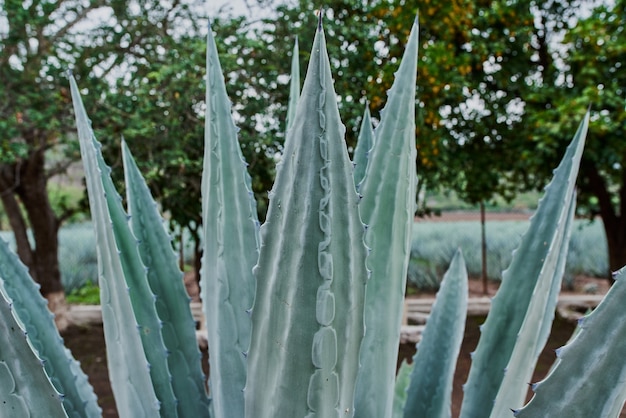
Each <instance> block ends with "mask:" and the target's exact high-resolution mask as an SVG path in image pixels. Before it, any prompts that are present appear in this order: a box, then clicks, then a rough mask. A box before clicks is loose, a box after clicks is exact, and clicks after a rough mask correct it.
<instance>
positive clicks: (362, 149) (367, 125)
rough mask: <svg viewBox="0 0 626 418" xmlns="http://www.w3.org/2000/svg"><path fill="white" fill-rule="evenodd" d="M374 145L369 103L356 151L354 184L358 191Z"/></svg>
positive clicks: (366, 107)
mask: <svg viewBox="0 0 626 418" xmlns="http://www.w3.org/2000/svg"><path fill="white" fill-rule="evenodd" d="M373 145H374V129H373V128H372V117H371V115H370V107H369V103H366V104H365V111H364V112H363V120H362V121H361V130H360V131H359V138H358V140H357V143H356V149H355V150H354V158H353V162H354V184H356V185H357V190H358V188H359V186H360V184H361V181H363V178H364V177H365V169H366V168H367V160H368V157H369V152H370V150H371V149H372V146H373Z"/></svg>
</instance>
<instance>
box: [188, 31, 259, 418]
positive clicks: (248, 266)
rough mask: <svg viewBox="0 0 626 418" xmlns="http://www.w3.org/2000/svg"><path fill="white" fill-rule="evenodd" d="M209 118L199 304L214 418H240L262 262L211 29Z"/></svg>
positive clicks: (248, 187) (246, 178)
mask: <svg viewBox="0 0 626 418" xmlns="http://www.w3.org/2000/svg"><path fill="white" fill-rule="evenodd" d="M206 60H207V70H206V71H207V75H206V77H207V80H206V106H207V107H206V119H205V143H204V171H203V177H202V223H203V228H204V240H203V243H204V251H203V257H202V278H201V282H200V286H201V290H202V302H203V307H204V313H205V315H206V326H207V332H208V340H209V353H210V355H209V361H210V365H211V374H210V392H211V397H212V399H213V407H214V411H215V416H216V418H223V417H232V418H237V417H243V416H244V399H243V388H244V386H245V384H246V359H245V353H246V352H247V350H248V347H249V345H250V333H251V330H250V327H251V322H250V316H249V314H248V313H247V311H248V310H249V309H250V308H251V306H252V302H253V299H254V277H253V275H252V268H253V267H254V265H255V264H256V262H257V259H258V220H257V215H256V203H255V201H254V196H253V194H252V189H251V185H250V182H251V181H250V176H249V175H248V173H247V171H246V163H245V162H244V160H243V157H242V154H241V150H240V148H239V143H238V142H237V128H236V127H235V124H234V123H233V120H232V117H231V113H230V101H229V100H228V96H227V94H226V86H225V84H224V76H223V75H222V69H221V67H220V63H219V59H218V56H217V47H216V45H215V40H214V38H213V34H212V32H211V30H209V35H208V38H207V57H206Z"/></svg>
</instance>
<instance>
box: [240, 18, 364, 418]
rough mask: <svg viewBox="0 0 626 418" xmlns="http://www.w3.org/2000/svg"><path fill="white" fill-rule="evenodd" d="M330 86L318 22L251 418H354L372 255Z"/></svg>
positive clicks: (280, 207)
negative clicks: (368, 251)
mask: <svg viewBox="0 0 626 418" xmlns="http://www.w3.org/2000/svg"><path fill="white" fill-rule="evenodd" d="M331 77H332V76H331V71H330V63H329V59H328V55H327V50H326V42H325V37H324V32H323V29H322V26H321V21H320V24H319V27H318V30H317V33H316V36H315V40H314V42H313V48H312V52H311V60H310V62H309V67H308V70H307V75H306V78H305V82H304V87H303V90H302V95H301V97H300V101H299V102H298V108H297V112H296V117H295V119H294V124H293V126H292V128H291V129H290V130H289V132H288V134H287V141H286V143H285V151H284V157H283V160H282V162H281V167H280V170H278V175H277V178H276V181H275V184H274V188H273V190H272V192H271V194H270V206H269V211H268V215H267V221H266V223H265V224H264V225H263V227H262V228H261V231H262V232H261V236H262V246H261V251H260V255H259V263H258V265H257V266H256V267H255V275H256V279H257V291H256V297H255V301H254V307H253V310H252V322H253V328H252V330H253V331H252V341H251V345H250V351H249V354H248V381H247V384H246V389H245V397H246V414H247V416H248V417H254V418H270V417H271V418H274V417H308V418H312V417H323V418H328V417H340V416H341V417H344V416H347V417H349V416H352V414H353V411H354V407H353V405H354V385H355V380H356V374H357V370H358V367H359V364H358V353H359V347H360V343H361V339H362V337H363V332H364V330H363V312H362V309H361V307H362V305H363V300H364V296H365V282H366V279H367V271H366V268H365V256H366V248H365V245H364V243H363V238H364V226H363V224H362V223H361V221H360V218H359V214H358V207H357V204H358V198H357V194H356V191H355V186H354V181H353V177H352V164H351V162H350V159H349V156H348V152H347V149H346V146H345V142H344V138H343V136H344V133H345V127H344V126H343V125H342V124H341V120H340V118H339V111H338V109H337V102H336V96H335V92H334V89H333V83H332V78H331ZM268 394H271V397H270V398H269V399H268ZM274 399H276V400H279V401H277V402H274V401H273V400H274Z"/></svg>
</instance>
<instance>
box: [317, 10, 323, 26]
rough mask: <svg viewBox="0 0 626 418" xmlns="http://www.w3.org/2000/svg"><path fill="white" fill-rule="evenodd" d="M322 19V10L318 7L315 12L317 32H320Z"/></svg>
mask: <svg viewBox="0 0 626 418" xmlns="http://www.w3.org/2000/svg"><path fill="white" fill-rule="evenodd" d="M323 19H324V9H323V8H321V7H320V9H319V10H318V11H317V30H322V20H323Z"/></svg>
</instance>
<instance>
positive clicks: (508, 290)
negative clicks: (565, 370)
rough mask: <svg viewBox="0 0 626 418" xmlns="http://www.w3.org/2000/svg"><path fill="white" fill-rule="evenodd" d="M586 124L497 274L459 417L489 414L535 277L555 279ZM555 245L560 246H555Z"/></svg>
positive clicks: (545, 326) (546, 325)
mask: <svg viewBox="0 0 626 418" xmlns="http://www.w3.org/2000/svg"><path fill="white" fill-rule="evenodd" d="M588 124H589V113H587V115H586V116H585V118H584V120H583V121H582V122H581V124H580V127H579V128H578V132H577V133H576V135H575V136H574V139H573V140H572V143H571V144H570V145H569V147H568V148H567V151H566V153H565V156H564V157H563V160H562V161H561V164H559V167H558V168H557V169H556V170H555V172H554V177H553V179H552V181H551V182H550V184H549V185H548V186H546V191H545V195H544V197H543V198H542V199H541V201H540V202H539V206H538V208H537V211H536V212H535V214H534V215H533V217H532V218H531V222H530V226H529V228H528V230H527V231H526V233H525V234H524V236H523V237H522V241H521V242H520V245H519V247H518V248H517V250H515V253H514V254H513V259H512V260H511V264H510V266H509V268H508V269H507V270H506V271H505V272H504V273H503V275H502V284H501V286H500V289H499V291H498V293H497V294H496V296H495V298H494V299H493V301H492V304H491V310H490V312H489V316H488V317H487V321H486V322H485V324H484V325H483V326H482V334H481V336H480V340H479V342H478V347H477V348H476V352H475V354H474V357H473V363H472V367H471V369H470V373H469V378H468V381H467V384H466V385H465V395H464V398H463V405H462V408H461V416H462V417H463V418H469V417H476V418H478V417H480V418H484V417H485V416H488V414H489V413H490V412H491V410H492V408H493V406H494V401H495V399H496V394H497V393H498V390H499V389H500V385H501V383H502V381H503V379H504V373H505V369H506V366H507V364H508V363H509V361H510V359H511V355H512V353H513V349H514V347H515V344H516V342H517V338H518V337H517V336H518V334H519V332H520V329H521V326H522V323H523V321H524V318H525V316H526V314H527V312H528V309H529V306H530V303H531V298H532V297H533V294H534V293H535V289H536V287H537V282H538V280H539V278H540V277H545V278H546V280H551V279H552V278H553V277H555V273H556V269H557V268H558V267H559V264H558V263H555V262H554V258H555V257H557V256H558V254H560V253H561V252H562V246H563V245H566V243H565V242H564V240H563V237H564V236H566V235H567V232H565V231H564V228H565V227H566V226H567V225H568V221H567V219H568V216H569V215H570V213H571V210H572V207H571V205H572V201H573V199H574V193H575V182H576V176H577V174H578V167H579V165H580V159H581V156H582V151H583V148H584V143H585V136H586V133H587V126H588ZM559 241H560V242H561V245H556V244H558V243H559ZM548 288H549V286H548ZM544 312H545V311H544ZM550 321H551V318H550ZM535 326H538V327H539V328H541V330H542V331H541V334H542V335H545V334H546V332H547V331H546V330H547V329H549V323H541V324H539V325H535ZM541 339H545V338H539V340H541ZM544 343H545V341H544ZM529 349H531V350H533V351H536V350H537V349H538V346H537V344H536V343H533V344H531V346H530V348H529ZM511 407H516V406H515V405H512V406H511Z"/></svg>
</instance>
